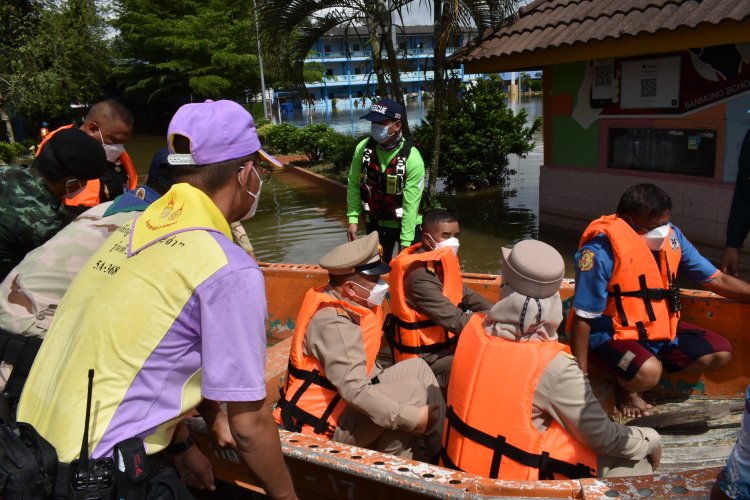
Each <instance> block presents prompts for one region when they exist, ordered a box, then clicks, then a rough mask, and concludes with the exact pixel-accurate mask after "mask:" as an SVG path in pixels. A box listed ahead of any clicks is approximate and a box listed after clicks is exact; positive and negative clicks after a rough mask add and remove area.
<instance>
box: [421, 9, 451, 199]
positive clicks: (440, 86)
mask: <svg viewBox="0 0 750 500" xmlns="http://www.w3.org/2000/svg"><path fill="white" fill-rule="evenodd" d="M444 3H445V4H446V5H444ZM434 11H435V32H434V33H435V50H434V57H433V68H432V69H433V75H434V76H433V82H434V86H435V87H434V89H433V92H432V106H433V108H432V110H433V111H432V144H431V145H430V151H431V152H432V158H431V160H430V166H429V168H428V172H429V179H428V184H427V193H428V196H429V197H430V198H434V197H435V196H436V195H437V178H438V173H439V170H438V166H439V164H440V133H441V127H442V121H443V120H442V118H443V117H442V115H443V113H442V110H443V102H444V101H445V75H444V73H445V50H446V47H447V45H448V34H449V30H450V6H449V5H447V2H445V1H444V0H435V5H434Z"/></svg>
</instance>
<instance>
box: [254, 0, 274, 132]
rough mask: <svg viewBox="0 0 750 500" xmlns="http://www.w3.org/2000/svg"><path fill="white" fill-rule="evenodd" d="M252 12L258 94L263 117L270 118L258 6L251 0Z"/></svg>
mask: <svg viewBox="0 0 750 500" xmlns="http://www.w3.org/2000/svg"><path fill="white" fill-rule="evenodd" d="M253 14H254V15H255V39H256V40H257V41H258V64H259V65H260V92H261V94H260V96H261V100H262V102H263V118H266V119H267V120H270V119H271V118H270V113H269V112H268V106H267V105H266V79H265V77H264V76H263V51H262V50H261V46H260V27H259V23H258V6H257V4H256V3H255V0H253Z"/></svg>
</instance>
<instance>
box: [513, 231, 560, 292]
mask: <svg viewBox="0 0 750 500" xmlns="http://www.w3.org/2000/svg"><path fill="white" fill-rule="evenodd" d="M503 258H505V265H504V266H503V271H502V272H503V282H504V283H507V284H508V285H510V286H511V288H513V290H515V291H517V292H519V293H521V294H523V295H526V296H527V297H535V298H538V299H546V298H547V297H551V296H553V295H554V294H555V293H557V291H558V290H559V289H560V284H561V283H562V279H563V277H564V276H565V262H564V261H563V258H562V255H560V252H558V251H557V250H555V249H554V248H553V247H551V246H549V245H548V244H546V243H544V242H542V241H539V240H523V241H519V242H518V243H516V244H515V245H514V246H513V248H512V249H511V248H503Z"/></svg>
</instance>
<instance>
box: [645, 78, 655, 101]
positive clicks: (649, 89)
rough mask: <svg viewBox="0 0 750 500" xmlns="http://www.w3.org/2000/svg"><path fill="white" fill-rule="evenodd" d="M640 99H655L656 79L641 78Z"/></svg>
mask: <svg viewBox="0 0 750 500" xmlns="http://www.w3.org/2000/svg"><path fill="white" fill-rule="evenodd" d="M641 97H656V78H641Z"/></svg>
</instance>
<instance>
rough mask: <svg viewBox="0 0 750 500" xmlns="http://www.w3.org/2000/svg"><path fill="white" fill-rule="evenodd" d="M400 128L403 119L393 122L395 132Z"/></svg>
mask: <svg viewBox="0 0 750 500" xmlns="http://www.w3.org/2000/svg"><path fill="white" fill-rule="evenodd" d="M400 130H401V120H396V121H395V122H394V123H393V132H394V133H395V132H398V131H400Z"/></svg>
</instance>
